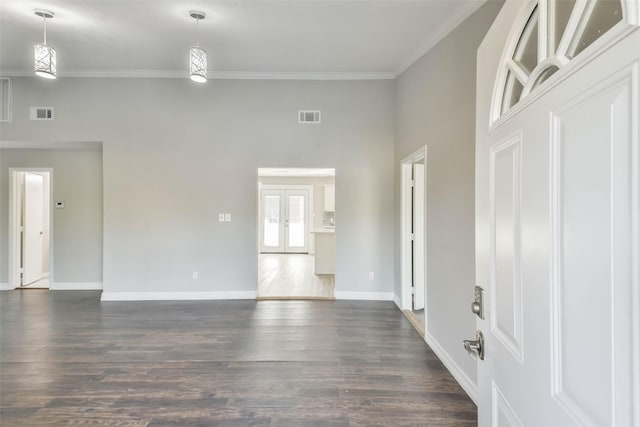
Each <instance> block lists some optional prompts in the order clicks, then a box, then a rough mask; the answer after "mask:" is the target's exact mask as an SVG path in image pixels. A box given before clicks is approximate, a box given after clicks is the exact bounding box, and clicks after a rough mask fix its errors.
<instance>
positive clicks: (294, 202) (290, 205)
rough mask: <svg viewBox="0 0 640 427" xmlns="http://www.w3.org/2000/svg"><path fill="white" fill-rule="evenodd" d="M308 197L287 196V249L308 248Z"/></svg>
mask: <svg viewBox="0 0 640 427" xmlns="http://www.w3.org/2000/svg"><path fill="white" fill-rule="evenodd" d="M305 207H306V197H305V196H304V195H292V194H287V211H288V217H287V225H288V230H287V231H288V233H287V247H288V249H290V250H294V249H298V250H300V249H305V247H306V240H307V239H306V238H305V237H306V233H307V230H306V228H307V227H306V212H305V210H306V209H305Z"/></svg>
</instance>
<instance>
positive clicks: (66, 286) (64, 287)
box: [49, 282, 102, 291]
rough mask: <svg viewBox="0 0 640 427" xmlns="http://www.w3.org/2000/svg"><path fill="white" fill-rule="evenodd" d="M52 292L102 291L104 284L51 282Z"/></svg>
mask: <svg viewBox="0 0 640 427" xmlns="http://www.w3.org/2000/svg"><path fill="white" fill-rule="evenodd" d="M49 290H52V291H101V290H102V282H51V284H50V285H49Z"/></svg>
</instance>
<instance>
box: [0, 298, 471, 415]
mask: <svg viewBox="0 0 640 427" xmlns="http://www.w3.org/2000/svg"><path fill="white" fill-rule="evenodd" d="M475 420H476V407H475V405H474V404H473V402H472V401H471V400H470V399H469V398H468V397H467V396H466V395H465V393H464V392H463V391H462V389H461V388H460V387H459V386H458V384H457V383H456V382H455V380H454V379H453V378H452V377H451V375H450V374H449V373H448V372H447V370H446V369H445V368H444V366H443V365H442V363H440V361H439V360H438V359H437V358H436V356H435V355H434V354H433V352H432V351H431V350H430V349H429V348H428V347H427V346H426V345H425V343H424V341H422V339H421V338H420V336H419V335H418V334H417V333H416V332H415V331H414V329H413V328H412V327H411V325H410V324H409V322H408V321H407V320H406V319H405V317H404V316H403V314H402V313H401V312H400V311H399V310H398V309H397V308H396V307H395V306H394V304H393V303H391V302H364V301H354V302H350V301H259V302H256V301H202V302H105V303H101V302H100V294H99V292H76V291H58V292H56V291H40V290H26V291H8V292H4V291H3V292H0V425H2V427H8V426H39V425H125V426H172V425H175V426H269V425H271V426H365V425H367V426H376V425H378V426H403V425H407V426H408V425H415V426H474V425H476V421H475Z"/></svg>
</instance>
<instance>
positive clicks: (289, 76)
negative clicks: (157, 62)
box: [0, 69, 395, 80]
mask: <svg viewBox="0 0 640 427" xmlns="http://www.w3.org/2000/svg"><path fill="white" fill-rule="evenodd" d="M0 76H5V77H32V76H33V71H32V70H24V69H0ZM58 77H61V78H64V77H78V78H146V79H152V78H159V79H188V77H189V76H188V74H187V72H186V71H170V70H83V71H74V70H69V71H65V72H59V73H58ZM208 79H209V80H393V79H395V75H394V73H390V72H389V73H387V72H353V73H351V72H346V73H342V72H294V73H292V72H252V71H210V72H209V76H208Z"/></svg>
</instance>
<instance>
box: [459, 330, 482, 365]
mask: <svg viewBox="0 0 640 427" xmlns="http://www.w3.org/2000/svg"><path fill="white" fill-rule="evenodd" d="M462 343H463V344H464V349H465V350H467V353H469V357H471V358H472V359H473V360H476V359H478V358H479V359H480V360H484V335H483V334H482V331H478V332H476V339H475V340H464V341H462Z"/></svg>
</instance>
